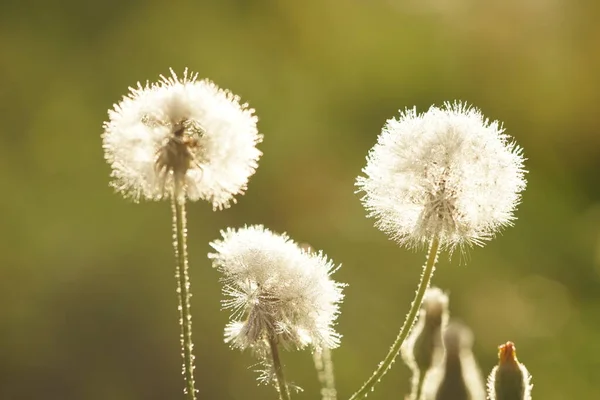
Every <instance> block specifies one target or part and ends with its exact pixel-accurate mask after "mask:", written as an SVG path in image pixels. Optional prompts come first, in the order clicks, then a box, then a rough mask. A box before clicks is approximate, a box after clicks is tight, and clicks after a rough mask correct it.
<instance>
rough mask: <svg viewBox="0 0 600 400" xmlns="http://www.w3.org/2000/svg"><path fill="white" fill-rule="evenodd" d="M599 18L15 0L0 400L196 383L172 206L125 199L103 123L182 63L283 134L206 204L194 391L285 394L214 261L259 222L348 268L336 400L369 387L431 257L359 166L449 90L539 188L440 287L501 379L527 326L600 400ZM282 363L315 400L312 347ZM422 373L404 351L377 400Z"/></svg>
mask: <svg viewBox="0 0 600 400" xmlns="http://www.w3.org/2000/svg"><path fill="white" fill-rule="evenodd" d="M599 17H600V5H599V3H597V2H595V1H592V0H579V1H575V2H570V1H566V0H553V1H548V2H541V1H535V0H526V1H517V0H508V1H493V2H475V1H473V0H454V1H442V0H427V1H416V0H410V1H401V0H380V1H364V0H327V1H313V0H309V1H305V2H290V1H285V0H279V1H275V0H272V1H269V0H257V1H253V2H251V1H243V0H225V1H220V2H216V1H214V2H210V1H196V2H192V1H179V2H173V3H167V2H159V1H140V0H138V1H129V2H118V1H115V0H108V1H103V2H76V1H71V0H70V1H55V2H48V3H43V2H40V1H34V0H29V1H20V2H17V1H14V0H13V1H11V0H5V1H3V2H2V3H0V54H1V57H0V74H1V75H0V76H2V77H3V80H2V84H0V114H1V115H2V128H0V132H1V136H0V183H1V184H2V196H0V210H1V214H0V219H1V221H2V223H1V224H0V239H1V240H0V250H1V251H0V321H2V322H1V323H0V399H3V400H4V399H6V400H17V399H34V398H44V399H57V400H70V399H73V400H75V399H77V400H79V399H86V400H87V399H90V400H95V399H98V400H100V399H103V400H104V399H114V400H121V399H123V400H136V399H145V400H148V399H150V400H151V399H167V398H173V399H176V398H180V395H181V389H182V380H181V376H180V374H179V371H180V369H179V368H180V360H179V353H178V341H177V335H178V328H177V314H176V310H175V307H176V298H175V295H174V277H173V268H174V260H173V256H172V254H171V251H172V250H171V245H170V216H169V207H168V205H167V204H161V203H156V204H152V203H143V204H141V205H133V204H131V203H129V202H127V201H124V200H122V199H121V198H119V196H117V195H115V194H113V193H112V192H111V189H110V188H108V186H107V182H108V175H109V167H108V166H107V165H106V163H105V162H104V160H103V155H102V149H101V142H100V133H101V130H102V127H101V126H102V122H103V121H104V120H105V119H106V110H107V109H108V108H109V107H111V105H112V104H113V103H114V102H116V101H118V100H119V99H120V97H121V96H122V95H124V94H125V93H126V90H127V87H128V86H131V85H134V84H135V83H136V82H137V81H142V82H143V81H146V80H155V79H156V78H157V76H158V74H160V73H163V74H164V73H167V72H168V68H169V67H173V68H174V69H175V70H176V71H181V70H182V69H183V68H184V67H186V66H187V67H189V68H190V69H192V70H194V71H197V72H199V75H200V76H201V77H204V76H205V77H210V78H211V79H213V80H214V81H215V82H216V83H217V84H219V85H220V86H222V87H226V88H229V89H231V90H232V91H233V92H234V93H237V94H239V95H240V96H241V97H242V99H243V100H244V101H248V102H249V103H250V104H251V106H252V107H254V108H256V110H257V114H258V116H259V118H260V129H261V131H262V132H263V133H264V135H265V141H264V143H263V144H262V145H261V149H262V150H263V152H264V157H263V159H262V160H261V163H260V168H259V169H258V172H257V174H256V175H255V176H254V177H253V178H252V179H251V181H250V185H249V190H248V193H247V194H246V195H245V196H244V197H240V198H239V204H238V205H236V206H235V207H233V208H231V209H230V210H226V211H223V212H218V213H213V212H212V211H211V210H210V206H209V205H207V204H200V203H198V204H194V205H191V207H190V210H189V217H190V227H189V228H190V260H191V266H192V269H193V270H192V279H193V280H192V283H193V290H194V297H193V299H192V301H193V302H192V305H193V312H194V326H195V331H194V336H195V340H196V356H197V366H198V367H197V374H196V375H197V382H198V386H199V389H200V398H204V399H247V398H275V396H274V392H273V390H272V389H271V388H266V387H257V386H256V384H255V381H254V378H255V374H254V373H253V372H252V371H251V370H249V369H248V367H249V366H250V365H251V364H252V363H253V362H254V360H253V359H252V357H251V356H250V355H248V354H240V353H238V352H236V351H231V350H229V349H228V347H227V346H226V345H225V344H223V343H222V329H223V327H224V325H225V323H226V320H227V315H226V313H223V312H220V311H219V300H220V298H221V296H220V287H219V283H218V278H219V276H218V274H217V273H216V271H214V270H212V269H211V268H210V264H209V262H208V260H207V258H206V253H207V252H208V251H209V247H208V242H209V241H210V240H213V239H215V238H217V237H218V231H219V229H222V228H225V227H227V226H240V225H243V224H245V223H264V224H265V225H267V226H268V227H270V228H272V229H274V230H277V231H287V232H288V233H289V234H290V235H291V236H292V237H293V238H295V239H296V240H298V241H306V242H309V243H311V244H312V245H313V246H314V247H315V248H321V249H324V250H325V251H326V252H327V253H328V254H329V255H330V256H331V257H332V258H333V259H334V260H336V261H337V262H341V263H343V265H344V266H343V268H342V269H341V270H340V271H339V272H338V273H336V275H337V279H338V280H340V281H343V282H347V283H349V284H350V286H349V287H348V288H347V290H346V295H347V297H346V301H345V303H344V305H343V308H342V311H343V313H342V315H341V318H340V324H339V331H340V332H341V333H343V334H344V338H343V341H342V347H341V348H340V349H339V350H336V351H335V352H334V354H333V356H334V360H335V361H336V379H337V382H338V385H339V386H338V391H339V392H340V393H341V395H342V396H341V398H344V397H347V396H349V395H350V394H351V392H352V391H353V390H355V389H357V388H358V386H359V384H360V383H362V381H364V379H366V378H367V376H368V375H369V374H370V372H371V371H372V369H373V368H374V367H375V365H376V364H377V362H379V361H380V360H381V358H382V357H383V355H384V354H385V352H386V350H387V345H388V343H391V341H392V339H393V338H394V337H395V335H396V331H397V329H398V326H399V324H400V323H401V321H402V319H403V318H404V314H405V312H406V310H407V309H408V305H409V302H410V299H411V297H412V294H413V290H414V286H415V285H416V282H417V280H418V276H419V273H420V270H419V266H420V265H421V263H422V261H423V259H424V252H423V253H415V252H410V251H407V250H405V249H400V248H398V247H397V246H396V245H395V244H394V243H392V242H390V241H388V240H387V239H386V237H385V236H384V235H383V234H382V233H380V232H379V231H377V230H376V229H375V228H373V226H372V221H369V220H367V219H366V218H365V216H364V215H365V213H364V211H363V209H362V207H361V205H360V202H359V201H358V196H357V195H356V194H354V193H353V192H354V187H353V184H354V179H355V177H356V175H358V174H359V173H360V169H361V168H362V166H363V165H364V162H365V161H364V157H365V156H366V153H367V151H368V149H369V148H370V147H371V146H372V145H373V144H374V143H375V140H376V136H377V134H378V132H379V131H380V129H381V127H382V126H383V124H384V122H385V120H386V119H387V118H391V117H392V116H394V115H396V113H397V110H398V109H404V108H406V107H412V106H413V105H416V106H417V107H418V108H419V110H424V109H426V108H427V107H428V106H429V105H430V104H433V103H436V104H439V103H441V102H443V101H445V100H453V99H455V98H458V99H462V100H465V101H467V102H470V103H473V104H475V105H477V106H478V107H480V108H482V110H483V112H484V114H485V115H486V116H488V117H489V118H491V119H499V120H501V121H503V122H504V125H505V127H506V129H507V132H508V133H509V134H511V135H513V136H514V137H515V138H516V139H517V141H518V142H519V143H520V144H521V145H522V146H523V147H524V148H525V154H526V156H527V157H528V159H529V161H528V163H527V166H528V168H529V170H530V173H529V174H528V179H529V187H528V190H527V191H526V192H525V195H524V200H523V204H522V206H521V208H520V210H519V212H518V217H519V220H518V221H517V224H516V225H515V227H514V228H511V229H508V230H506V232H505V233H503V234H502V235H500V236H499V237H498V238H497V239H496V240H494V241H492V242H491V243H490V244H489V245H488V246H486V247H485V248H484V249H474V250H473V251H470V252H469V254H468V257H467V259H466V262H462V263H461V262H460V261H461V259H460V257H459V256H454V257H453V258H452V259H451V260H448V258H447V257H442V259H441V262H440V265H439V269H438V272H437V276H436V277H435V278H434V280H435V283H436V284H437V285H439V286H441V287H442V288H444V289H445V290H448V291H450V294H451V308H452V313H453V315H454V316H456V317H458V318H461V319H462V320H463V321H464V322H466V323H467V324H468V325H469V326H471V328H472V329H473V331H474V332H475V335H476V344H475V353H476V355H477V357H478V359H479V362H480V365H481V366H482V369H483V371H484V373H485V374H487V372H488V371H489V370H490V369H491V367H492V366H493V365H494V364H495V362H496V346H497V345H498V344H500V343H502V342H505V341H507V340H513V341H514V342H515V343H516V345H517V348H518V350H519V357H520V360H521V361H523V362H524V363H525V364H526V365H527V367H528V368H529V370H530V372H531V373H532V374H533V377H534V383H535V388H534V398H540V399H546V400H554V399H555V400H562V399H565V398H581V399H594V398H600V388H599V387H598V385H597V382H596V380H597V377H596V375H597V371H598V370H599V369H600V361H598V360H599V359H600V345H599V344H598V341H597V338H598V335H600V320H599V319H598V309H599V307H600V290H598V288H599V284H600V257H599V256H598V255H599V254H600V211H599V210H600V185H599V180H598V171H599V169H600V161H599V160H600V132H599V128H600V123H599V122H598V119H597V106H598V104H600V91H599V90H598V87H599V85H600V75H598V71H599V70H600V52H599V51H598V49H599V48H600V25H598V24H597V21H598V18H599ZM283 357H284V361H285V362H286V364H287V368H288V370H289V371H288V373H287V375H288V376H289V377H290V378H291V379H292V380H293V381H294V382H295V383H296V384H298V385H300V386H302V387H304V388H305V389H306V391H305V392H304V393H302V394H299V395H297V396H295V398H298V399H302V398H305V399H308V398H314V397H315V396H314V395H315V393H316V391H317V383H316V377H315V373H314V371H313V370H312V365H311V358H310V355H308V354H305V353H285V354H283ZM407 388H408V370H407V368H405V367H404V366H403V365H400V364H398V365H397V366H396V367H395V368H394V369H393V370H392V371H391V372H390V373H389V374H388V376H387V377H386V378H385V380H384V382H383V383H382V384H381V386H380V387H379V389H378V390H377V391H376V392H375V393H374V394H373V395H372V397H373V399H391V398H398V397H401V395H402V394H404V393H405V392H406V391H407ZM370 398H371V396H370Z"/></svg>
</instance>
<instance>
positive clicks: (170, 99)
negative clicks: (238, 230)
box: [102, 70, 262, 209]
mask: <svg viewBox="0 0 600 400" xmlns="http://www.w3.org/2000/svg"><path fill="white" fill-rule="evenodd" d="M161 78H162V79H161V80H160V81H159V82H158V83H153V84H148V83H147V84H146V85H145V86H142V85H141V84H139V83H138V86H137V87H136V88H130V93H129V94H128V95H127V96H124V97H123V99H122V100H121V101H120V102H119V103H118V104H115V106H114V109H112V110H109V112H108V114H109V120H108V121H107V122H105V124H104V134H103V135H102V139H103V147H104V153H105V158H106V160H107V161H108V162H109V163H110V164H111V166H112V169H113V171H112V177H113V181H112V185H113V186H114V187H115V188H116V189H117V190H118V191H119V192H121V193H123V194H124V195H125V196H127V197H131V198H133V199H134V200H139V199H140V198H145V199H148V200H159V199H162V198H164V197H169V196H172V193H173V190H174V188H175V186H176V185H175V183H176V180H178V181H179V182H177V183H178V184H179V188H178V189H179V190H180V192H179V193H178V197H185V198H187V199H188V200H192V201H195V200H199V199H202V200H207V201H209V202H211V203H212V205H213V207H214V208H216V209H220V208H226V207H228V206H229V205H230V203H231V202H235V199H234V196H235V195H236V194H239V193H243V192H244V190H245V189H246V185H247V182H248V178H249V177H250V176H251V175H252V174H253V173H254V171H255V169H256V167H257V161H258V159H259V158H260V155H261V152H260V151H259V150H258V149H257V148H256V144H257V143H259V142H260V141H261V140H262V136H261V135H260V134H259V133H258V131H257V127H256V122H257V118H256V116H255V115H254V110H253V109H250V108H248V105H247V104H240V99H239V97H237V96H235V95H233V94H231V93H230V92H229V91H227V90H222V89H219V88H218V87H217V86H216V85H215V84H214V83H212V82H210V81H208V80H197V75H196V74H188V72H187V70H186V71H185V72H184V74H183V77H182V78H179V77H177V75H176V74H175V73H174V72H173V71H172V70H171V76H170V77H164V76H161Z"/></svg>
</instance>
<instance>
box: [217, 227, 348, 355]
mask: <svg viewBox="0 0 600 400" xmlns="http://www.w3.org/2000/svg"><path fill="white" fill-rule="evenodd" d="M222 236H223V239H221V240H216V241H214V242H212V243H211V246H212V247H213V248H214V249H215V251H216V253H211V254H209V258H210V259H212V261H213V265H214V266H215V267H216V268H217V269H218V270H219V271H220V272H222V273H223V278H222V281H223V284H224V288H223V293H224V295H225V296H226V300H224V301H223V307H224V308H225V309H229V310H231V322H230V323H229V324H228V325H227V327H226V328H225V341H226V342H228V343H231V344H232V345H233V346H234V347H237V348H240V349H246V348H253V349H254V350H256V349H260V348H262V347H264V346H265V338H266V337H268V336H269V335H272V336H274V337H275V338H276V341H277V343H278V344H281V345H283V346H284V347H286V348H296V349H302V348H304V347H306V346H308V345H310V346H311V347H313V348H315V349H320V348H335V347H337V346H338V345H339V340H340V335H339V334H338V333H336V332H335V330H334V329H333V326H334V324H335V320H336V319H337V316H338V314H339V304H340V303H341V301H342V299H343V294H342V288H343V287H344V285H343V284H341V283H337V282H335V281H333V280H332V279H331V278H330V275H331V274H332V273H333V272H334V271H336V270H337V268H338V267H336V266H335V265H334V264H333V262H332V261H331V260H329V259H327V257H326V256H325V255H324V254H323V253H322V252H319V253H311V252H307V251H305V250H302V249H301V248H300V247H299V246H298V245H297V244H296V243H295V242H293V241H292V240H290V238H289V237H288V236H287V235H277V234H275V233H273V232H271V231H269V230H268V229H265V228H264V227H262V226H260V225H257V226H249V227H245V228H241V229H239V230H233V229H228V230H226V231H223V232H222Z"/></svg>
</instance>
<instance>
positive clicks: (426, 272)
mask: <svg viewBox="0 0 600 400" xmlns="http://www.w3.org/2000/svg"><path fill="white" fill-rule="evenodd" d="M439 248H440V242H439V238H438V237H437V236H435V237H434V238H433V239H432V240H431V244H430V245H429V254H428V255H427V262H426V263H425V265H424V266H423V273H422V274H421V281H420V282H419V286H418V287H417V293H416V294H415V298H414V300H413V302H412V304H411V307H410V311H409V312H408V314H407V315H406V319H405V320H404V324H403V325H402V328H400V332H399V333H398V336H397V337H396V340H395V341H394V344H392V347H391V348H390V351H389V352H388V354H387V355H386V356H385V359H384V360H383V361H382V362H381V363H380V364H379V366H378V367H377V369H376V370H375V372H374V373H373V375H371V377H370V378H369V379H368V380H367V381H366V382H365V383H364V384H363V386H362V387H361V388H360V389H359V390H358V391H357V392H356V393H354V394H353V395H352V397H351V398H350V400H357V399H361V398H364V397H366V396H367V395H368V394H369V392H371V391H373V390H374V388H375V385H376V384H377V383H379V381H380V380H381V378H382V377H383V375H385V373H386V372H387V371H388V370H389V369H390V368H391V367H392V364H393V363H394V360H395V359H396V357H397V356H398V353H400V348H401V347H402V343H404V341H405V340H406V338H407V337H408V334H409V333H410V330H411V329H412V327H413V325H414V323H415V321H416V319H417V316H418V315H419V309H420V308H421V303H423V297H424V296H425V291H426V290H427V288H428V287H429V283H430V282H431V278H432V276H433V272H434V271H435V263H436V261H437V256H438V251H439Z"/></svg>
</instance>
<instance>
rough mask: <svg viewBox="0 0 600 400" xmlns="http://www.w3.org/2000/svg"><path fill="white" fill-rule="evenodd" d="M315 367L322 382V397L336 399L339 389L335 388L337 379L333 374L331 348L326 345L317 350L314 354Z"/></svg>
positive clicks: (326, 399)
mask: <svg viewBox="0 0 600 400" xmlns="http://www.w3.org/2000/svg"><path fill="white" fill-rule="evenodd" d="M313 360H314V362H315V369H316V370H317V375H318V377H319V382H321V399H322V400H336V398H337V391H336V390H335V380H334V376H333V361H332V360H331V350H329V349H328V348H326V347H324V348H323V349H321V350H318V351H315V353H314V354H313Z"/></svg>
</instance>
